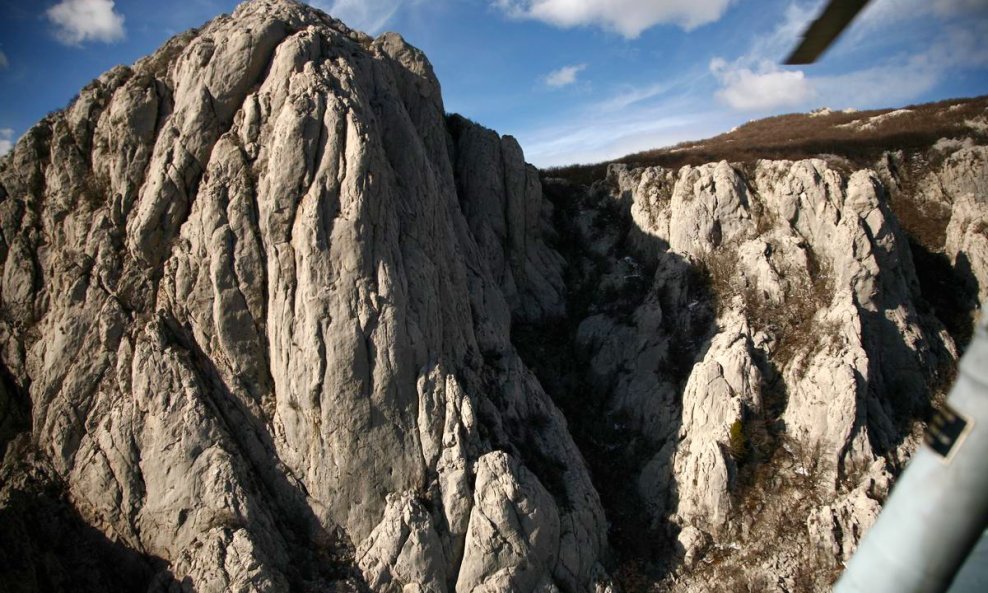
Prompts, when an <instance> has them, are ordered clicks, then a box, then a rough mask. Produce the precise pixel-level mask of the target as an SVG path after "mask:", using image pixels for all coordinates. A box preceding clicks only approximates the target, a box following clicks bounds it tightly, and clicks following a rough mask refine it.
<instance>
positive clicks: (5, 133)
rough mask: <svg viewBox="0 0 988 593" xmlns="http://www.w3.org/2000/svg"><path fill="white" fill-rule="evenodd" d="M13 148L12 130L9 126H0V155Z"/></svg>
mask: <svg viewBox="0 0 988 593" xmlns="http://www.w3.org/2000/svg"><path fill="white" fill-rule="evenodd" d="M13 148H14V131H13V130H11V129H10V128H0V156H3V155H5V154H7V153H8V152H10V151H11V149H13Z"/></svg>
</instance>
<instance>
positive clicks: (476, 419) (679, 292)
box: [0, 0, 988, 593]
mask: <svg viewBox="0 0 988 593" xmlns="http://www.w3.org/2000/svg"><path fill="white" fill-rule="evenodd" d="M955 144H956V145H955ZM955 144H951V143H950V142H947V143H946V144H944V146H942V147H941V148H940V149H939V150H941V151H945V154H944V156H943V158H941V159H939V160H938V162H939V164H938V165H937V166H936V167H932V168H931V167H927V168H926V169H924V170H923V171H922V172H921V173H920V172H917V171H913V170H912V169H910V168H909V166H907V165H908V164H909V162H910V161H909V159H910V158H911V156H910V155H902V154H899V155H894V154H892V155H888V158H887V159H886V160H885V161H884V162H883V163H881V164H879V165H880V166H876V171H877V172H872V171H857V172H853V173H851V172H848V171H844V170H840V169H838V168H835V167H833V166H831V165H829V164H828V163H827V162H826V161H823V160H809V161H800V162H784V161H761V162H758V163H757V164H754V163H749V164H746V165H744V164H735V165H731V164H728V163H726V162H722V163H719V164H709V165H703V166H699V167H684V168H683V169H680V170H678V171H674V170H666V169H661V168H641V169H629V168H628V167H623V166H614V167H612V168H611V170H610V172H609V177H608V180H607V181H606V182H605V183H602V184H598V185H596V186H594V187H592V188H581V187H576V186H572V185H568V184H565V183H561V182H557V181H552V180H547V181H545V182H544V183H543V180H541V179H540V175H539V173H538V172H537V171H536V170H535V169H534V168H532V167H531V166H529V165H526V163H525V162H524V157H523V154H522V151H521V148H520V147H519V146H518V143H517V142H515V141H514V140H513V139H512V138H510V137H500V136H498V135H497V134H496V133H494V132H492V131H490V130H486V129H484V128H482V127H480V126H478V125H476V124H474V123H472V122H470V121H468V120H465V119H463V118H460V117H458V116H447V115H446V114H445V111H444V108H443V104H442V99H441V96H440V87H439V83H438V82H437V81H436V79H435V76H434V74H433V72H432V69H431V66H430V65H429V63H428V61H427V60H426V58H425V57H424V56H423V55H422V54H421V52H419V51H418V50H416V49H415V48H413V47H411V46H409V45H408V44H406V43H405V42H404V41H403V40H402V39H401V38H400V37H398V36H397V35H394V34H385V35H382V36H380V37H378V38H376V39H373V38H370V37H368V36H366V35H364V34H362V33H358V32H355V31H352V30H350V29H348V28H347V27H346V26H345V25H343V24H342V23H340V22H338V21H336V20H334V19H332V18H330V17H328V16H326V15H325V14H323V13H321V12H319V11H316V10H313V9H311V8H309V7H307V6H305V5H301V4H297V3H295V2H292V1H290V0H251V1H250V2H247V3H245V4H243V5H242V6H241V7H240V8H238V9H237V11H236V12H235V13H234V14H233V15H232V16H229V17H226V16H224V17H220V18H218V19H216V20H214V21H212V22H210V23H209V24H207V25H206V26H204V27H203V28H202V29H200V30H196V31H191V32H189V33H187V34H184V35H182V36H179V37H177V38H175V39H173V40H172V41H170V42H169V43H168V44H166V45H165V46H164V47H162V48H161V49H160V50H159V51H158V52H157V53H155V54H154V55H152V56H150V57H148V58H146V59H144V60H142V61H140V62H138V63H137V64H135V65H134V66H133V67H130V68H126V67H120V68H117V69H114V70H112V71H110V72H108V73H106V74H105V75H103V76H102V77H100V78H99V79H98V80H96V81H94V82H93V83H92V84H91V85H90V86H88V87H87V88H86V89H84V90H83V91H82V93H81V94H80V96H79V98H78V99H77V100H76V101H74V102H73V104H72V105H70V106H69V107H68V108H67V109H66V110H64V111H61V112H57V113H54V114H52V115H50V116H49V117H47V118H46V119H45V120H43V121H42V122H41V123H39V124H38V125H37V126H35V127H34V128H33V129H32V130H31V131H30V132H28V134H26V135H25V137H24V138H23V139H22V140H21V141H20V142H19V143H18V144H17V146H16V148H15V149H14V151H13V152H12V153H11V154H10V155H9V156H7V157H4V158H3V159H0V261H2V268H3V273H2V278H0V347H2V351H0V352H2V365H0V455H2V456H3V465H2V467H0V476H2V477H0V533H2V534H3V537H0V583H3V585H4V587H5V588H6V589H7V590H12V591H69V590H72V591H80V590H81V591H109V590H120V589H128V590H142V591H154V592H157V591H180V590H181V591H196V592H199V593H203V592H208V591H244V592H247V591H265V592H276V591H310V590H313V591H315V590H318V591H322V590H327V591H359V590H373V591H382V592H392V591H394V592H402V593H411V592H429V593H439V592H453V591H456V592H458V593H467V592H477V593H479V592H505V593H507V592H539V593H551V592H553V591H561V592H566V593H576V592H579V593H583V592H588V593H589V592H592V593H604V592H605V591H616V590H617V589H619V588H620V586H621V585H623V587H624V589H625V590H631V591H634V590H637V589H641V590H646V589H647V587H649V586H651V584H652V583H654V582H658V583H659V586H660V587H665V588H668V589H673V590H683V591H687V590H696V591H701V590H716V589H717V588H718V587H721V588H724V589H725V590H737V588H736V585H738V584H744V585H745V586H748V587H749V588H751V590H759V591H763V590H779V591H802V590H813V589H814V588H815V589H821V590H822V588H824V587H826V585H827V583H828V582H829V579H831V578H832V576H833V574H834V573H835V571H836V570H838V568H839V566H840V562H841V560H843V559H845V558H846V557H847V556H848V555H849V554H850V552H851V550H852V549H853V547H854V545H855V544H856V542H857V540H858V538H859V537H860V534H861V532H862V531H863V530H864V529H865V528H867V526H868V525H869V524H870V522H871V521H872V520H873V519H874V516H875V514H876V513H877V511H878V509H879V507H880V504H881V501H882V499H883V497H884V495H885V493H886V491H887V489H888V487H889V483H890V480H891V477H892V476H893V475H894V473H895V471H896V469H897V467H898V466H899V464H900V463H901V462H902V460H904V459H905V458H906V456H908V453H909V451H911V448H912V447H913V446H914V438H913V434H914V432H915V429H916V426H917V425H916V422H917V421H920V420H921V419H922V418H923V417H924V414H925V413H927V411H928V410H929V408H930V405H931V402H933V401H934V400H935V399H936V397H937V396H938V395H940V394H942V392H943V389H944V386H945V385H947V384H948V383H949V379H950V373H951V369H952V368H953V365H954V361H955V359H956V356H957V353H958V344H957V343H956V342H955V339H954V338H953V337H952V335H962V333H963V332H961V333H958V332H957V331H954V330H956V329H957V328H961V329H962V326H963V323H962V322H963V320H964V319H965V318H966V319H967V320H968V322H969V317H965V316H966V315H967V314H968V312H969V311H970V309H971V308H972V307H973V306H974V303H976V302H977V299H978V298H981V299H984V298H985V296H986V293H985V290H986V287H988V243H986V234H985V224H986V220H988V207H986V205H985V201H984V196H985V195H986V192H985V189H986V186H988V182H986V179H988V153H986V152H985V149H984V147H983V146H978V145H975V144H974V143H971V142H969V143H967V144H964V143H963V142H957V143H955ZM907 198H908V199H907ZM900 202H901V204H907V205H910V206H911V207H915V208H920V207H922V208H927V209H929V210H930V211H931V212H935V213H936V214H937V216H938V217H939V218H938V219H937V220H943V223H942V224H941V225H940V226H939V227H938V230H937V233H939V234H937V233H934V235H936V236H937V237H939V239H938V240H939V244H937V245H934V248H935V250H939V251H937V254H939V255H940V256H941V257H942V259H943V261H944V262H946V263H943V266H944V268H943V269H944V270H946V271H948V272H949V273H950V274H954V275H955V276H956V277H957V278H962V279H963V280H964V282H963V284H964V289H963V295H964V298H963V299H960V300H958V301H957V302H958V303H960V302H961V301H963V303H966V304H963V303H962V305H958V306H959V307H961V310H960V311H959V313H958V314H957V315H956V316H955V318H954V323H953V324H948V326H949V328H950V329H951V332H948V331H946V330H945V329H944V326H943V324H941V321H940V319H941V318H943V315H941V313H942V311H938V310H937V309H936V307H935V306H933V305H931V304H930V299H931V295H930V294H929V293H928V288H929V287H928V284H927V283H926V282H925V279H926V276H924V274H923V268H922V266H921V265H920V262H918V261H917V260H916V258H915V254H916V253H917V251H916V250H915V249H914V248H912V247H914V246H913V245H912V244H911V239H910V237H911V235H910V236H909V237H907V234H906V233H905V232H904V230H903V228H902V226H903V225H900V222H899V220H900V218H901V216H897V214H896V207H897V204H900ZM901 204H900V210H901ZM937 254H934V255H937ZM931 257H932V256H931ZM924 261H925V260H924ZM938 261H939V260H938ZM955 276H951V278H954V277H955ZM937 302H939V301H937ZM952 302H953V301H952ZM955 304H956V303H955ZM964 307H967V308H966V309H964ZM958 320H960V321H958ZM585 460H586V461H585ZM80 547H82V548H83V549H80ZM609 574H613V575H615V576H616V578H617V581H618V582H619V583H618V584H615V583H613V582H612V580H611V577H610V576H608V575H609ZM738 586H739V585H738ZM732 587H734V588H732ZM773 588H774V589H773Z"/></svg>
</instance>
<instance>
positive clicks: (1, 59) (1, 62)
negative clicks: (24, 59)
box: [0, 51, 10, 70]
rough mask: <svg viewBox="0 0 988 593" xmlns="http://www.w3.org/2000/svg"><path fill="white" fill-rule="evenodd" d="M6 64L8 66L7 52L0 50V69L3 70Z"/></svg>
mask: <svg viewBox="0 0 988 593" xmlns="http://www.w3.org/2000/svg"><path fill="white" fill-rule="evenodd" d="M8 66H10V61H9V60H8V59H7V54H5V53H3V51H0V70H4V69H6V68H7V67H8Z"/></svg>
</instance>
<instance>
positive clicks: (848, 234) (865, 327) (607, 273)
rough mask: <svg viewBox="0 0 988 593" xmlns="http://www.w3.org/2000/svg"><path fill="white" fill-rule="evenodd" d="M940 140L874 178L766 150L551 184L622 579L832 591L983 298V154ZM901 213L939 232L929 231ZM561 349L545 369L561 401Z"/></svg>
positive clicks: (534, 356)
mask: <svg viewBox="0 0 988 593" xmlns="http://www.w3.org/2000/svg"><path fill="white" fill-rule="evenodd" d="M945 145H946V147H947V148H946V150H945V149H944V148H943V147H944V146H945ZM933 152H934V154H919V155H917V154H913V155H908V156H907V155H903V154H901V153H900V154H898V155H894V154H893V155H887V157H886V159H885V163H886V165H888V163H892V165H891V167H890V166H882V163H878V164H877V165H876V170H877V171H878V172H876V171H873V170H858V171H853V170H847V169H846V168H844V167H842V166H840V165H841V164H840V163H837V164H834V163H832V162H828V161H827V160H824V159H816V160H803V161H797V162H791V161H766V160H762V161H757V162H754V163H737V164H729V163H727V162H720V163H711V164H707V165H702V166H698V167H692V166H686V167H683V168H681V169H679V170H669V169H663V168H661V167H643V168H637V169H630V168H628V167H627V166H625V165H620V164H616V165H611V166H610V168H609V169H608V175H607V179H606V180H604V181H602V182H599V183H597V184H595V185H594V186H593V187H591V188H578V187H575V186H573V185H571V184H569V183H567V182H564V181H562V180H549V181H547V190H548V192H549V195H551V196H552V197H553V199H554V200H555V201H556V203H557V207H559V208H560V211H561V212H562V211H563V209H564V208H565V209H568V210H566V211H565V213H564V214H565V220H562V219H561V218H558V220H559V221H560V224H561V225H563V227H564V229H565V231H566V232H567V233H570V234H572V235H574V236H575V240H570V241H568V242H565V243H562V244H561V245H560V248H561V249H562V250H563V252H564V253H565V254H566V256H567V257H566V259H567V260H568V261H569V262H570V263H571V266H572V267H571V269H569V271H568V273H567V278H568V280H569V283H570V286H571V288H573V289H574V290H573V293H574V294H576V295H579V294H580V291H581V290H583V289H585V288H586V287H588V286H593V285H596V286H600V287H601V290H600V292H599V293H598V294H597V298H595V299H593V300H587V301H580V300H579V298H576V299H573V300H571V305H574V306H571V308H570V319H569V323H570V329H569V331H568V334H567V335H566V336H565V337H563V338H561V339H560V342H562V343H568V344H571V347H572V348H573V352H574V356H577V357H580V358H581V360H583V361H585V365H586V368H587V369H588V370H587V371H580V370H575V369H570V370H569V371H567V372H570V373H573V372H575V373H577V374H578V375H579V376H580V377H581V379H579V380H582V381H585V382H587V383H590V384H592V385H594V388H593V390H592V392H591V393H590V394H588V395H587V396H586V397H588V398H592V399H593V400H594V405H595V406H596V408H595V414H594V416H593V417H586V416H580V415H579V414H571V418H572V420H573V424H574V425H575V430H574V434H576V435H577V437H578V441H580V444H581V447H582V448H583V449H584V451H585V453H586V454H587V456H588V460H589V461H590V464H591V468H592V471H593V472H594V474H595V476H596V475H600V474H602V473H606V472H607V471H608V469H606V468H607V466H608V464H611V463H613V461H612V460H614V459H623V460H628V461H625V462H624V463H623V464H622V466H621V468H620V473H621V474H622V475H624V476H625V479H628V480H634V483H635V487H634V488H625V489H624V490H622V491H621V492H620V495H619V496H609V495H608V494H609V493H608V492H605V491H602V496H603V498H604V502H605V506H606V510H607V513H608V517H609V518H611V519H612V520H614V521H615V522H616V523H617V526H618V532H617V534H615V533H614V531H613V530H612V539H611V543H612V544H614V545H615V546H616V548H617V550H616V551H617V555H618V557H619V558H623V559H624V561H623V562H624V564H623V569H618V576H619V580H620V581H621V582H622V584H624V585H625V586H626V587H628V585H630V587H628V588H631V589H638V588H641V589H642V590H645V589H646V588H647V587H643V586H642V583H649V582H654V581H656V580H658V581H660V583H659V587H660V589H661V590H669V591H738V590H742V591H743V590H750V591H787V592H788V591H827V590H829V586H830V584H831V583H832V581H833V579H834V578H835V577H836V576H837V575H838V574H839V572H840V569H841V567H842V563H843V562H844V561H846V560H847V559H848V558H849V557H850V554H851V553H852V552H853V550H854V548H855V546H856V545H857V542H858V540H859V539H860V536H861V535H862V534H863V532H864V531H865V530H866V529H867V528H868V527H869V526H870V525H871V523H872V522H873V521H874V518H875V517H876V515H877V513H878V511H879V510H880V507H881V503H882V501H883V500H884V498H885V496H886V495H887V493H888V489H889V487H890V485H891V480H892V477H893V476H894V475H895V473H896V472H897V471H898V470H899V469H900V468H901V466H902V464H903V463H904V462H905V461H906V460H907V459H908V456H909V454H910V452H911V451H912V450H913V449H914V448H915V446H916V443H917V441H916V437H917V434H918V431H919V430H920V429H921V426H922V421H923V419H924V418H926V417H927V415H928V414H929V411H930V410H931V409H932V407H933V406H935V405H936V403H937V402H938V401H940V400H941V398H942V397H944V395H945V392H946V389H948V388H949V386H950V383H951V381H952V377H953V372H954V368H955V361H956V358H957V356H958V351H959V349H960V348H963V346H964V345H965V343H966V342H965V340H966V339H967V337H969V335H970V334H969V333H965V331H964V330H965V329H966V331H967V332H969V331H970V322H971V317H970V314H969V313H970V311H972V310H973V309H975V308H977V306H978V305H977V303H978V302H980V301H979V299H981V300H983V299H984V296H985V293H984V286H985V285H984V280H983V278H984V274H985V273H986V271H988V268H986V265H985V257H984V255H983V253H982V251H983V248H984V244H985V241H986V239H988V233H986V230H985V229H986V228H988V227H986V226H985V224H984V220H985V219H984V217H985V215H986V213H988V202H986V201H985V195H986V193H985V191H984V184H985V182H986V180H988V159H986V158H985V157H986V154H985V153H984V147H983V146H977V145H973V144H972V142H971V141H968V142H966V143H964V142H946V141H945V142H941V143H939V147H938V148H937V149H936V150H935V151H933ZM917 161H921V162H922V165H923V166H922V167H915V166H912V165H915V164H916V162H917ZM931 162H932V163H935V164H931ZM924 209H928V211H927V210H924ZM896 211H898V212H902V213H903V216H904V217H906V218H908V219H909V222H910V223H911V226H916V224H917V223H922V224H925V225H927V227H930V228H934V229H936V232H935V233H933V235H932V236H928V237H925V238H924V240H925V241H926V243H925V244H924V243H920V240H919V239H918V238H917V237H916V236H914V234H913V232H912V231H909V232H907V231H906V230H905V229H904V228H903V225H902V224H901V223H900V221H899V217H898V216H897V215H896ZM914 230H918V231H922V230H923V229H922V228H920V229H914ZM931 250H932V252H931ZM914 254H916V255H917V256H918V257H920V258H921V261H920V262H919V263H918V264H917V262H916V261H915V260H914ZM918 266H922V267H918ZM931 279H932V280H936V281H931ZM944 292H950V293H952V294H954V295H955V296H953V297H950V299H952V300H950V299H948V300H949V304H950V305H951V306H952V307H953V308H952V309H950V310H947V309H938V307H937V306H936V305H939V304H941V303H944V302H947V300H945V299H944V298H943V293H944ZM934 303H935V304H936V305H935V304H934ZM940 316H942V317H944V319H947V320H949V321H953V324H952V326H953V327H952V329H958V330H959V331H956V332H953V335H952V332H949V331H947V329H946V328H945V326H944V323H943V322H941V319H940ZM957 316H959V317H960V318H961V322H958V319H957ZM965 323H966V326H965ZM532 331H533V332H535V333H537V330H535V329H534V328H533V329H532ZM523 346H524V345H523ZM523 350H526V353H527V355H528V356H527V358H528V359H531V360H536V361H537V360H540V359H542V360H546V359H548V357H547V356H546V353H545V352H544V351H540V350H539V349H537V348H524V347H523ZM555 366H556V367H557V368H556V369H552V370H546V369H544V368H542V367H540V366H538V365H536V369H537V372H538V373H539V376H540V379H542V381H543V384H544V385H546V386H547V388H548V390H549V392H550V394H551V395H553V397H554V398H555V399H557V401H561V402H562V404H563V405H564V408H565V407H566V406H565V400H564V399H562V398H559V397H558V396H557V394H558V393H560V392H561V391H563V390H564V389H565V387H566V382H565V380H564V379H563V378H561V377H560V376H559V374H560V373H559V371H558V365H555ZM571 381H572V380H571ZM570 409H571V408H570ZM598 418H603V419H604V420H602V421H601V420H598ZM611 427H613V429H614V430H613V431H612V432H611V438H610V439H609V441H608V442H606V443H600V442H599V441H597V440H595V439H599V438H600V435H606V434H608V431H609V430H610V429H611ZM581 429H582V430H581ZM584 432H588V433H590V434H592V435H595V436H591V437H589V438H588V437H586V436H583V438H581V435H583V434H584ZM598 483H600V482H598ZM605 483H606V482H605ZM642 515H645V516H649V517H651V530H650V531H649V530H646V529H645V528H644V527H643V526H642V524H641V517H642ZM615 535H617V537H615ZM629 558H630V559H631V560H630V561H629V560H628V559H629ZM641 558H649V559H650V560H647V561H645V562H644V563H643V562H641V561H640V560H639V559H641ZM663 559H664V560H663ZM619 564H621V562H620V561H619Z"/></svg>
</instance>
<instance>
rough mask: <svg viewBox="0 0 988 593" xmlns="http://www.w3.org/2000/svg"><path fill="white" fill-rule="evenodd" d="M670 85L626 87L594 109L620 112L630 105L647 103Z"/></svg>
mask: <svg viewBox="0 0 988 593" xmlns="http://www.w3.org/2000/svg"><path fill="white" fill-rule="evenodd" d="M669 89H670V85H668V84H665V83H655V84H651V85H648V86H644V87H636V86H632V85H626V86H624V87H623V88H621V89H619V90H618V92H617V93H615V94H614V95H612V96H611V97H608V98H607V99H604V100H603V101H600V102H599V103H597V105H596V107H597V108H598V109H599V110H600V111H604V112H610V111H620V110H622V109H627V108H628V107H631V106H632V105H636V104H638V103H641V102H642V101H647V100H649V99H652V98H655V97H658V96H659V95H662V94H663V93H666V92H668V91H669Z"/></svg>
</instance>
